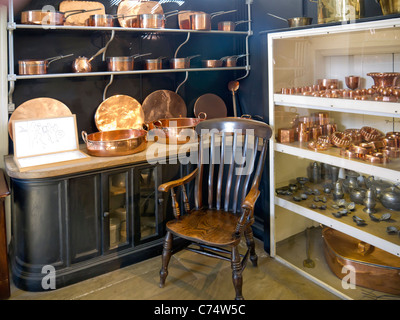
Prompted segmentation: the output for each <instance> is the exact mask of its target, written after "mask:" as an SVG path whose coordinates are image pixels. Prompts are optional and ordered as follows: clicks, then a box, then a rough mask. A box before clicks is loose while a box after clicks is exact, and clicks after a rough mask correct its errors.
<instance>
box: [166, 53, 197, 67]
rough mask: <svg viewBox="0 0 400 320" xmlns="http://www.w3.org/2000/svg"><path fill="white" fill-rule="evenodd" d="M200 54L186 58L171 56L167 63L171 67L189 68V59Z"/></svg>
mask: <svg viewBox="0 0 400 320" xmlns="http://www.w3.org/2000/svg"><path fill="white" fill-rule="evenodd" d="M199 56H200V55H199V54H198V55H195V56H190V57H186V58H173V59H170V60H169V65H170V68H171V69H189V68H190V60H191V59H193V58H196V57H199Z"/></svg>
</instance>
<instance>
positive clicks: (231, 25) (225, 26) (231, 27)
mask: <svg viewBox="0 0 400 320" xmlns="http://www.w3.org/2000/svg"><path fill="white" fill-rule="evenodd" d="M246 22H250V20H241V21H236V22H233V21H221V22H218V30H220V31H235V29H236V26H238V25H239V24H242V23H246Z"/></svg>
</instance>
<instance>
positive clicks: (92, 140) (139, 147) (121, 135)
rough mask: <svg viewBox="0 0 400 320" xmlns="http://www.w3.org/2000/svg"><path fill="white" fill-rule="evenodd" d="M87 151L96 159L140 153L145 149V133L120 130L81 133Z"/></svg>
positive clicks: (137, 130)
mask: <svg viewBox="0 0 400 320" xmlns="http://www.w3.org/2000/svg"><path fill="white" fill-rule="evenodd" d="M82 139H83V141H84V142H85V143H86V147H87V151H88V153H89V154H90V155H92V156H96V157H116V156H125V155H129V154H134V153H138V152H141V151H143V150H145V149H146V147H147V131H145V130H142V129H122V130H112V131H103V132H96V133H92V134H87V133H86V131H82Z"/></svg>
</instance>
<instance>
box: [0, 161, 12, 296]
mask: <svg viewBox="0 0 400 320" xmlns="http://www.w3.org/2000/svg"><path fill="white" fill-rule="evenodd" d="M9 194H10V191H9V190H8V185H7V182H6V179H5V177H4V172H3V170H1V169H0V299H7V298H8V297H9V296H10V281H9V274H8V259H7V233H6V214H5V207H4V201H5V198H6V197H7V196H8V195H9Z"/></svg>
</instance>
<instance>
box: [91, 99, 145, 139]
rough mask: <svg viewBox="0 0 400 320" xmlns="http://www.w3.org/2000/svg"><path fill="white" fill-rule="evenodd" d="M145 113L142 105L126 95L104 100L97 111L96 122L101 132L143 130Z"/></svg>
mask: <svg viewBox="0 0 400 320" xmlns="http://www.w3.org/2000/svg"><path fill="white" fill-rule="evenodd" d="M143 119H144V113H143V109H142V106H141V105H140V103H139V102H138V101H137V100H136V99H134V98H132V97H130V96H126V95H115V96H112V97H110V98H108V99H106V100H104V101H103V102H102V103H101V104H100V105H99V107H98V108H97V110H96V113H95V116H94V121H95V123H96V127H97V129H98V130H99V131H110V130H118V129H141V128H142V127H143Z"/></svg>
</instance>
